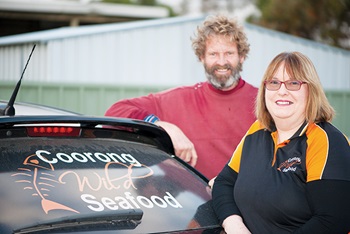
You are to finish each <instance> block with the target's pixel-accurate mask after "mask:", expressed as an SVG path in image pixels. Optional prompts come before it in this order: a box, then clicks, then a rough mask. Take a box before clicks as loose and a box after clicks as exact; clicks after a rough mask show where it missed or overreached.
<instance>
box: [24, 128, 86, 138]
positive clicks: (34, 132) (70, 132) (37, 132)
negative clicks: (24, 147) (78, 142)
mask: <svg viewBox="0 0 350 234" xmlns="http://www.w3.org/2000/svg"><path fill="white" fill-rule="evenodd" d="M27 133H28V136H32V137H55V136H61V137H62V136H64V137H77V136H79V135H80V128H78V127H65V126H37V127H27Z"/></svg>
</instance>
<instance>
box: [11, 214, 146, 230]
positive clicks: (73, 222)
mask: <svg viewBox="0 0 350 234" xmlns="http://www.w3.org/2000/svg"><path fill="white" fill-rule="evenodd" d="M142 216H143V211H142V210H140V209H133V210H116V211H112V212H103V213H101V214H100V213H97V214H96V213H92V214H85V215H73V216H67V217H62V218H58V219H54V220H49V221H44V222H39V223H36V224H34V225H31V226H28V227H23V228H19V229H16V230H14V231H13V233H14V234H19V233H47V232H51V233H54V232H58V231H60V232H62V231H65V230H66V231H79V230H80V231H82V230H85V231H87V230H90V231H91V230H94V231H98V230H125V229H135V228H136V227H137V226H138V225H139V224H140V223H141V219H142Z"/></svg>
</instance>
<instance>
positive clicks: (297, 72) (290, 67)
mask: <svg viewBox="0 0 350 234" xmlns="http://www.w3.org/2000/svg"><path fill="white" fill-rule="evenodd" d="M280 65H284V70H285V72H286V73H287V74H288V75H289V77H291V79H293V80H298V81H302V82H306V84H303V85H307V86H308V89H309V95H308V97H307V103H306V110H305V118H306V119H305V121H307V122H315V123H317V122H325V121H328V122H330V121H331V120H332V119H333V117H334V109H333V108H332V106H331V105H330V104H329V102H328V99H327V97H326V95H325V93H324V91H323V88H322V85H321V81H320V78H319V76H318V74H317V71H316V69H315V67H314V65H313V63H312V61H311V60H310V59H309V58H308V57H306V56H305V55H304V54H302V53H300V52H283V53H280V54H279V55H277V56H276V57H275V58H274V59H273V60H272V61H271V63H270V64H269V66H268V67H267V69H266V71H265V74H264V76H263V79H262V81H261V83H260V87H259V91H258V96H257V99H256V106H255V114H256V117H257V119H258V120H259V121H260V122H261V123H262V124H263V125H264V126H265V127H266V128H267V129H269V130H272V129H274V128H275V123H274V120H273V119H272V116H271V114H270V113H269V112H268V110H267V108H266V103H265V92H266V89H265V84H264V82H265V81H267V80H271V79H272V77H273V76H274V75H275V74H276V72H277V69H278V68H279V66H280Z"/></svg>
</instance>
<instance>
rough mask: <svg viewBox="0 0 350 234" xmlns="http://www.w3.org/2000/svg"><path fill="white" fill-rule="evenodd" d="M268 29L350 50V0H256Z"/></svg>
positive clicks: (258, 20)
mask: <svg viewBox="0 0 350 234" xmlns="http://www.w3.org/2000/svg"><path fill="white" fill-rule="evenodd" d="M256 6H257V7H258V8H259V9H260V11H261V17H260V18H253V17H251V18H249V19H248V21H249V22H251V23H254V24H258V25H261V26H264V27H267V28H271V29H274V30H278V31H282V32H285V33H289V34H292V35H296V36H300V37H303V38H307V39H311V40H316V41H319V42H323V43H327V44H330V45H333V46H337V47H341V48H344V49H349V50H350V0H256Z"/></svg>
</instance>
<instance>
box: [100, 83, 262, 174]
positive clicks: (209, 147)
mask: <svg viewBox="0 0 350 234" xmlns="http://www.w3.org/2000/svg"><path fill="white" fill-rule="evenodd" d="M256 95H257V88H255V87H253V86H252V85H250V84H248V83H246V82H245V81H244V80H242V79H240V80H239V83H238V85H237V86H236V87H235V88H234V89H233V90H230V91H222V90H218V89H216V88H214V87H213V86H212V85H211V84H209V83H208V82H201V83H198V84H195V85H193V86H183V87H178V88H173V89H169V90H166V91H163V92H159V93H155V94H149V95H148V96H143V97H138V98H133V99H125V100H121V101H119V102H116V103H115V104H113V105H112V106H111V107H110V108H109V109H108V110H107V112H106V114H105V115H106V116H115V117H126V118H133V119H141V120H142V119H145V118H146V117H147V116H149V115H151V114H153V115H156V116H157V117H158V118H159V119H160V120H162V121H166V122H170V123H173V124H175V125H177V126H178V127H179V128H180V129H181V130H182V131H183V132H184V134H185V135H186V136H187V137H188V138H189V139H190V140H191V141H192V143H193V144H194V146H195V149H196V152H197V155H198V161H197V165H196V166H195V168H196V169H197V170H199V171H200V172H201V173H203V174H204V175H205V176H206V177H207V178H208V179H211V178H213V177H215V176H216V175H217V174H218V173H219V172H220V171H221V169H222V168H223V167H224V166H225V164H226V163H227V162H228V160H229V159H230V158H231V156H232V153H233V151H234V149H235V148H236V146H237V145H238V143H239V142H240V140H241V138H242V137H243V136H244V134H245V133H246V131H247V130H248V128H249V127H250V125H251V124H252V123H253V122H254V121H255V119H256V118H255V115H254V102H255V98H256Z"/></svg>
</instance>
